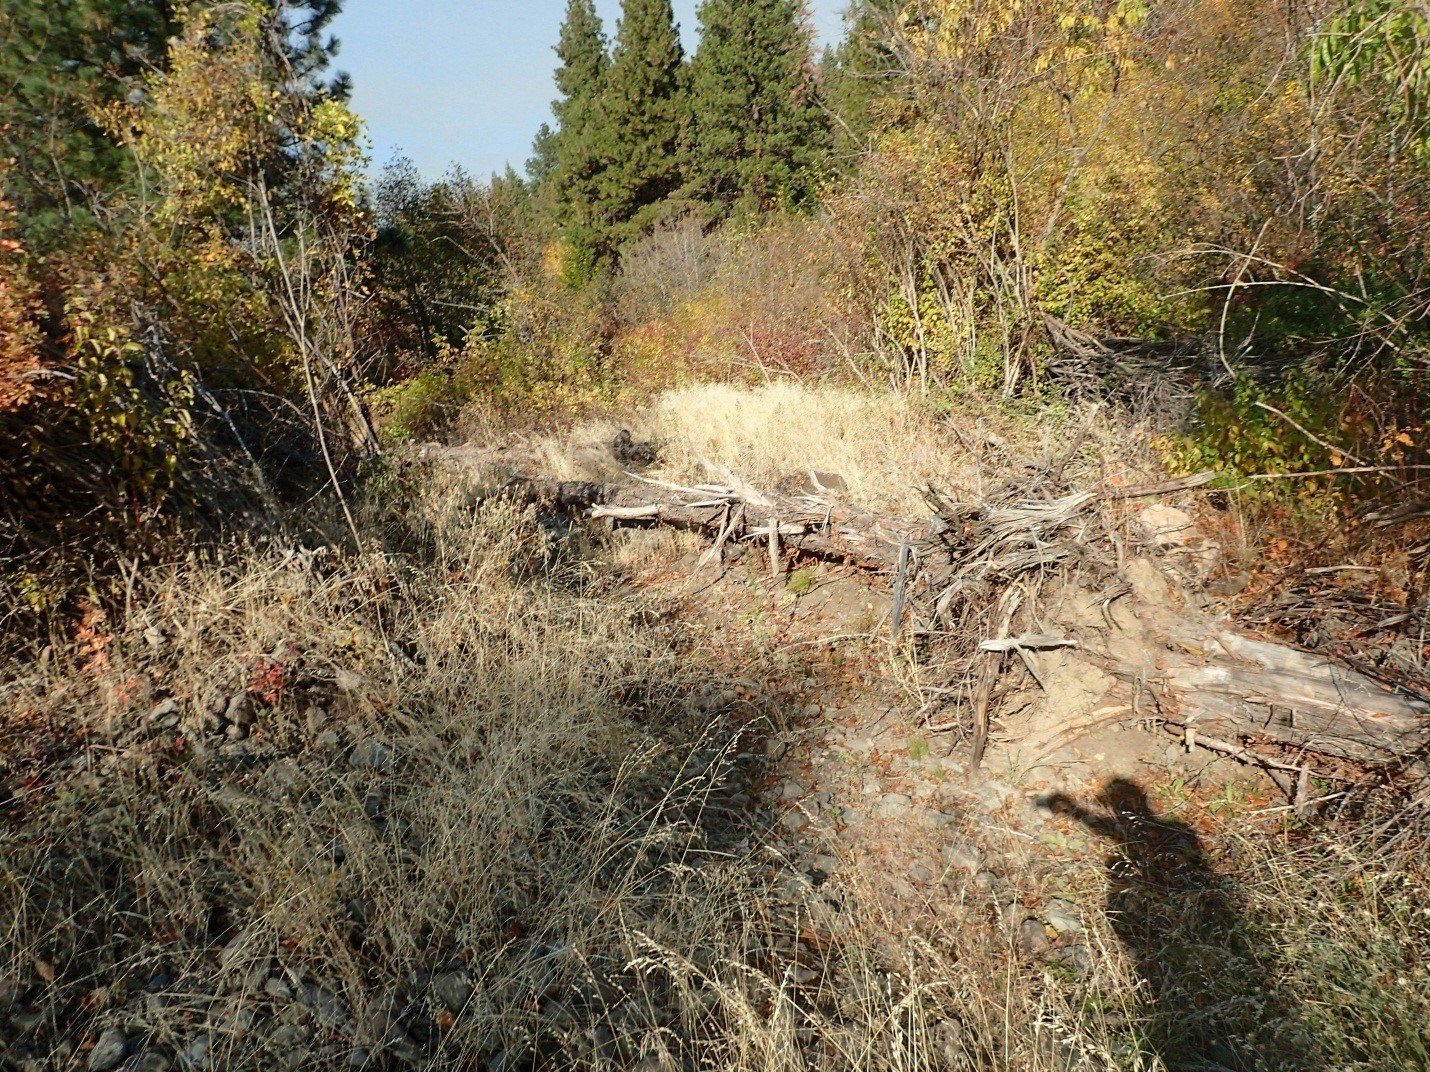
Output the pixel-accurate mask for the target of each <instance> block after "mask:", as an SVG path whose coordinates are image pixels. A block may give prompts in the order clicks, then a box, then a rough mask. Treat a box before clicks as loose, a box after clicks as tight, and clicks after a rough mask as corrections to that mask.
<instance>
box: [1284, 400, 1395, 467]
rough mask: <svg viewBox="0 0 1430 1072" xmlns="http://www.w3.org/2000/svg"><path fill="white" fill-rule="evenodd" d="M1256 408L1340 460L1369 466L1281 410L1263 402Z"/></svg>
mask: <svg viewBox="0 0 1430 1072" xmlns="http://www.w3.org/2000/svg"><path fill="white" fill-rule="evenodd" d="M1256 408H1257V409H1264V410H1265V411H1266V412H1267V413H1273V414H1275V415H1276V416H1278V417H1280V418H1281V419H1282V420H1283V421H1285V422H1286V423H1287V424H1289V425H1290V426H1291V427H1292V428H1294V429H1296V431H1298V432H1300V433H1301V434H1302V435H1303V436H1305V437H1306V438H1307V439H1309V440H1310V441H1311V442H1312V443H1315V444H1317V445H1318V446H1322V447H1325V448H1326V449H1327V450H1328V451H1330V452H1331V453H1332V454H1339V455H1340V456H1341V457H1342V458H1349V459H1350V460H1351V461H1353V462H1355V463H1356V464H1357V465H1368V464H1369V463H1368V462H1367V461H1366V460H1365V459H1364V458H1357V457H1356V456H1355V455H1354V454H1352V453H1351V452H1350V451H1348V450H1346V449H1345V448H1344V447H1338V446H1336V445H1335V444H1334V443H1328V442H1327V441H1326V440H1324V439H1322V438H1321V437H1320V436H1318V435H1317V434H1316V433H1315V432H1313V431H1311V430H1310V429H1309V428H1307V427H1306V426H1305V425H1304V424H1301V423H1299V422H1298V421H1296V420H1295V419H1294V418H1293V417H1291V416H1290V415H1289V414H1286V413H1283V412H1281V410H1279V409H1277V408H1276V407H1275V406H1271V405H1267V404H1266V403H1265V402H1258V403H1256ZM1332 460H1334V459H1332Z"/></svg>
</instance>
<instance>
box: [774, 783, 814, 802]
mask: <svg viewBox="0 0 1430 1072" xmlns="http://www.w3.org/2000/svg"><path fill="white" fill-rule="evenodd" d="M807 792H808V790H807V789H805V787H804V786H802V785H800V784H799V783H798V782H785V784H784V786H783V788H781V789H780V798H781V799H782V800H799V799H800V798H801V797H802V796H804V795H805V793H807Z"/></svg>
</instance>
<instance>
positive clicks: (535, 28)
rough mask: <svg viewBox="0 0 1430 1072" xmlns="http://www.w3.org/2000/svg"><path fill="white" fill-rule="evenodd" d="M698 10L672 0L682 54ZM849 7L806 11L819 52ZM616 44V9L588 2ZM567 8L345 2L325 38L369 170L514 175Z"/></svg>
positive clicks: (693, 0)
mask: <svg viewBox="0 0 1430 1072" xmlns="http://www.w3.org/2000/svg"><path fill="white" fill-rule="evenodd" d="M696 4H697V0H674V5H675V17H676V19H677V21H679V23H680V30H681V37H682V38H683V39H684V41H685V46H686V49H687V50H690V49H693V48H694V47H695V43H696V41H695V26H696V23H695V8H696ZM847 6H848V0H810V3H809V7H810V10H811V12H812V14H813V17H814V26H815V32H816V34H817V39H818V46H819V47H823V45H824V44H825V43H828V42H831V41H833V40H835V39H837V37H838V36H839V31H840V25H841V21H840V13H841V12H842V11H843V10H844V8H845V7H847ZM596 8H597V10H598V11H599V12H600V15H601V18H602V20H603V21H604V22H605V24H606V36H607V37H608V38H614V37H615V32H616V19H617V17H618V16H619V14H620V0H596ZM565 11H566V0H346V3H345V4H344V5H343V13H342V14H341V15H339V16H338V18H337V19H336V20H334V22H333V25H332V29H333V32H334V33H336V35H337V37H338V39H339V40H340V42H341V48H340V51H339V52H338V58H337V62H336V64H335V67H336V68H337V69H338V70H343V71H347V72H348V73H349V74H351V75H352V78H353V98H352V104H353V107H354V109H355V110H356V111H357V113H358V114H359V115H361V116H362V117H363V118H364V119H365V120H366V121H367V125H368V132H369V134H370V136H371V139H372V162H373V166H374V168H381V167H382V166H383V165H384V164H386V163H387V162H388V161H390V160H391V159H392V158H393V157H394V156H397V155H399V154H401V155H403V156H407V157H410V158H411V159H412V160H413V161H414V162H415V163H416V164H417V167H418V169H419V170H420V171H421V172H422V173H423V174H424V175H425V176H426V177H428V178H430V179H435V178H437V177H438V176H440V175H441V174H442V173H443V172H444V171H446V170H447V168H448V166H449V165H451V164H453V163H458V164H461V165H462V166H463V167H465V168H466V169H467V170H468V171H469V172H471V173H472V174H473V175H477V176H486V175H488V174H490V173H492V172H494V171H503V170H505V168H506V165H507V164H508V162H509V163H511V164H512V165H513V166H514V167H515V168H516V169H517V170H518V171H520V170H522V168H523V166H524V165H525V163H526V160H527V158H528V157H529V156H530V155H531V140H532V138H533V136H535V134H536V131H537V129H538V128H539V127H540V126H541V124H542V123H544V122H548V121H549V120H550V119H551V98H552V97H553V96H554V95H555V92H556V91H555V87H554V86H553V85H552V80H551V78H552V72H553V71H554V70H555V68H556V54H555V53H554V52H553V51H552V48H553V46H554V45H555V44H556V38H557V34H558V33H559V31H560V29H561V19H562V16H563V15H564V14H565Z"/></svg>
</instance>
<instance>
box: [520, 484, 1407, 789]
mask: <svg viewBox="0 0 1430 1072" xmlns="http://www.w3.org/2000/svg"><path fill="white" fill-rule="evenodd" d="M711 469H712V473H713V475H714V476H715V478H716V479H715V481H714V482H712V483H708V484H701V485H697V486H681V485H676V484H670V483H666V482H662V481H658V480H652V479H648V478H644V477H633V482H632V483H621V484H604V483H588V482H555V481H513V482H512V484H509V485H508V490H511V491H515V492H516V493H517V494H519V495H521V496H523V497H525V498H527V499H528V500H530V501H532V502H534V503H537V504H538V505H540V506H542V507H544V508H546V509H553V510H560V511H565V512H572V513H581V514H585V515H587V516H590V517H592V518H598V519H607V520H608V521H609V522H610V523H611V524H613V525H619V526H629V525H642V526H654V525H665V526H673V527H676V528H681V529H687V530H694V531H697V532H702V533H704V534H706V535H707V536H708V537H709V539H710V540H711V547H710V550H709V551H708V552H707V555H706V559H705V562H710V561H718V560H719V559H720V557H721V556H722V554H723V553H724V551H725V550H726V549H727V548H728V547H729V546H730V545H732V544H733V543H734V542H737V541H740V542H744V543H746V544H751V545H754V546H755V547H757V548H758V549H759V550H760V552H761V553H762V554H765V555H768V561H769V566H770V569H771V570H772V571H773V572H774V573H776V574H778V573H779V572H781V571H782V569H783V568H784V567H785V563H786V561H787V556H788V555H791V554H800V555H808V556H813V557H817V558H820V559H825V560H830V561H834V562H840V563H845V564H849V565H852V566H855V567H858V568H860V569H864V570H869V571H876V572H878V573H880V574H884V575H886V576H887V577H888V578H889V583H890V586H891V588H892V594H893V603H892V607H893V609H892V612H891V615H890V619H889V621H888V623H887V635H888V637H889V638H890V639H891V640H892V641H894V642H901V643H910V644H919V645H925V646H928V647H930V648H934V647H937V648H938V650H940V651H941V652H942V653H943V655H944V658H942V659H941V660H940V665H942V666H944V667H947V668H949V670H948V672H949V674H950V678H951V680H949V681H948V682H947V687H946V688H945V689H944V691H945V692H946V693H947V694H949V695H950V696H955V697H958V698H959V705H958V706H959V708H960V711H959V715H958V717H957V718H955V719H954V720H952V721H951V722H949V723H946V724H945V726H943V727H938V728H949V727H954V726H957V727H959V728H962V729H964V730H966V732H967V733H968V745H967V748H968V751H969V753H970V755H971V758H972V760H973V762H975V763H977V762H979V761H980V760H981V758H982V756H983V751H984V747H985V745H986V742H987V740H988V732H989V723H990V720H991V719H992V718H993V717H994V715H995V714H996V713H995V712H993V711H992V710H990V707H991V705H992V697H993V695H994V689H995V684H996V683H997V681H998V680H999V678H1000V675H1003V674H1005V673H1006V672H1008V670H1010V669H1013V668H1016V667H1019V666H1023V667H1025V668H1026V669H1027V671H1028V672H1029V674H1030V675H1031V676H1032V677H1034V678H1036V676H1037V669H1036V661H1035V659H1034V658H1033V655H1032V653H1035V652H1037V651H1040V650H1046V649H1047V648H1050V647H1059V646H1064V645H1075V643H1076V642H1075V641H1073V640H1070V639H1068V638H1067V637H1064V636H1062V635H1059V634H1056V633H1053V634H1049V633H1046V632H1044V631H1043V630H1042V629H1041V628H1040V627H1039V626H1040V623H1041V622H1043V621H1045V616H1044V615H1043V614H1042V613H1041V606H1042V602H1043V596H1044V594H1045V593H1047V592H1049V591H1051V590H1052V588H1053V586H1056V585H1060V584H1063V583H1065V582H1066V581H1067V580H1068V578H1069V577H1070V576H1072V575H1073V574H1076V575H1077V577H1078V579H1079V583H1081V584H1083V585H1084V586H1088V585H1091V586H1092V587H1093V588H1094V589H1095V590H1098V591H1100V592H1101V593H1102V595H1101V597H1100V598H1101V599H1102V601H1103V602H1104V604H1106V605H1110V604H1112V603H1113V602H1114V601H1116V600H1119V599H1127V598H1131V593H1132V588H1131V586H1129V585H1128V584H1127V583H1125V582H1126V578H1125V569H1126V565H1127V561H1128V556H1129V550H1128V542H1127V537H1126V524H1125V517H1123V516H1121V514H1120V513H1119V509H1118V504H1120V503H1127V502H1130V501H1134V500H1143V499H1146V498H1147V497H1149V496H1159V495H1160V496H1165V495H1171V494H1174V493H1177V492H1185V491H1189V490H1191V489H1194V488H1199V487H1204V486H1205V485H1207V484H1209V483H1210V482H1211V480H1212V475H1211V474H1200V475H1198V476H1193V477H1185V478H1181V479H1177V480H1168V481H1162V482H1158V483H1153V484H1143V485H1139V486H1133V487H1112V486H1099V487H1093V488H1087V489H1082V490H1075V489H1072V488H1067V487H1064V488H1063V489H1061V491H1062V493H1061V494H1049V495H1047V496H1042V497H1039V496H1034V495H1029V494H1028V492H1027V491H1026V489H1023V488H1017V487H1009V488H1004V489H1002V490H1001V491H996V490H995V491H993V492H990V493H986V494H985V495H984V496H983V497H981V498H979V499H978V500H977V501H962V500H959V499H957V498H954V497H950V496H946V495H943V494H940V493H938V492H935V491H929V492H928V493H927V496H926V497H927V501H928V503H929V507H930V510H929V514H928V515H927V516H925V517H920V518H903V517H891V516H885V515H879V514H874V513H870V512H868V511H865V510H862V509H859V508H858V507H856V506H853V505H851V504H849V503H847V502H844V501H841V498H840V497H839V496H838V495H835V494H829V493H824V492H821V491H819V490H817V489H818V482H817V481H814V482H812V483H813V485H814V487H813V488H811V487H810V484H811V482H805V488H804V490H803V491H802V492H801V493H799V494H782V493H777V492H770V491H764V490H760V489H756V488H754V487H751V486H750V485H749V484H748V483H746V482H744V481H742V480H740V479H738V478H737V477H735V476H734V475H732V474H729V473H726V472H723V471H720V470H716V469H714V467H713V466H712V467H711ZM705 562H702V567H703V566H704V565H705ZM1173 623H1174V624H1171V625H1164V626H1163V627H1162V629H1161V632H1160V633H1159V634H1158V635H1155V636H1150V637H1148V645H1149V646H1151V647H1154V648H1156V649H1157V650H1156V656H1155V658H1153V659H1150V660H1149V659H1148V658H1146V657H1145V653H1144V655H1143V657H1140V658H1137V659H1130V658H1126V657H1123V656H1119V655H1116V654H1113V653H1109V652H1102V653H1100V658H1102V659H1103V660H1105V668H1106V669H1107V670H1108V672H1110V673H1111V674H1112V675H1113V676H1114V677H1115V678H1117V679H1118V680H1119V681H1120V682H1121V692H1122V694H1121V699H1123V700H1125V704H1124V705H1122V706H1121V707H1116V708H1114V709H1116V710H1125V712H1126V717H1127V718H1128V719H1129V720H1131V719H1133V718H1135V719H1138V720H1141V721H1144V722H1145V721H1153V722H1156V723H1158V724H1160V725H1163V726H1165V727H1166V728H1168V729H1169V730H1170V731H1171V732H1174V733H1176V734H1178V735H1179V736H1181V737H1183V738H1185V739H1186V740H1187V742H1188V744H1189V745H1190V744H1193V743H1200V744H1202V745H1204V746H1206V747H1209V748H1212V749H1215V750H1219V751H1223V752H1226V753H1228V754H1230V755H1233V756H1236V757H1237V758H1240V759H1243V760H1246V761H1248V762H1255V763H1259V764H1261V765H1262V766H1264V767H1266V768H1267V769H1269V770H1272V771H1284V772H1288V773H1289V775H1292V776H1294V777H1293V779H1292V780H1293V781H1295V782H1297V783H1299V784H1298V786H1297V792H1298V793H1304V791H1305V782H1306V779H1307V778H1308V777H1309V776H1310V775H1311V774H1312V773H1313V772H1316V771H1318V770H1320V768H1321V760H1320V759H1318V758H1317V757H1335V759H1337V760H1344V761H1353V762H1354V763H1356V764H1361V765H1369V766H1376V767H1381V768H1394V769H1397V770H1405V771H1414V772H1416V773H1418V774H1422V775H1423V774H1424V773H1425V772H1426V770H1427V769H1428V768H1427V756H1430V697H1427V696H1426V695H1425V694H1423V693H1421V692H1420V691H1418V690H1417V689H1416V688H1415V687H1414V685H1413V684H1411V683H1407V682H1405V681H1404V680H1401V681H1399V682H1396V683H1390V682H1386V681H1381V680H1377V679H1376V678H1374V677H1372V676H1371V675H1370V674H1367V673H1364V672H1362V671H1360V670H1357V669H1353V668H1351V667H1348V666H1345V665H1342V664H1340V663H1337V662H1335V661H1333V660H1331V659H1329V658H1324V657H1321V656H1318V655H1317V654H1315V653H1311V652H1305V651H1300V650H1297V649H1295V648H1292V647H1288V646H1285V645H1281V644H1276V643H1270V642H1268V641H1265V640H1261V639H1255V638H1253V637H1251V636H1247V635H1244V634H1243V633H1241V632H1239V631H1237V630H1236V629H1235V628H1233V627H1231V626H1230V625H1228V623H1227V622H1226V621H1225V620H1224V619H1223V618H1221V617H1219V616H1217V615H1215V614H1213V613H1211V612H1209V611H1208V610H1207V609H1205V608H1202V607H1199V606H1197V604H1196V601H1195V600H1185V601H1181V602H1179V605H1178V611H1177V614H1176V615H1175V617H1174V619H1173Z"/></svg>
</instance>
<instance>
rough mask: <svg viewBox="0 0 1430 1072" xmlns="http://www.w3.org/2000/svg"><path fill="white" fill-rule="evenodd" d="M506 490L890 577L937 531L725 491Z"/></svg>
mask: <svg viewBox="0 0 1430 1072" xmlns="http://www.w3.org/2000/svg"><path fill="white" fill-rule="evenodd" d="M503 491H504V492H505V493H507V494H512V495H516V496H518V497H519V498H522V499H524V500H526V501H528V502H532V503H535V504H536V505H538V506H542V507H546V508H549V509H556V510H561V511H565V512H572V513H574V512H585V513H588V514H589V516H590V517H592V518H595V519H602V518H604V519H607V520H609V521H611V522H612V523H614V524H617V525H652V524H654V525H667V526H670V527H672V528H679V529H687V530H693V531H700V532H706V533H709V534H710V535H712V536H718V535H719V534H720V533H721V532H722V531H725V530H726V529H727V528H728V529H730V531H729V532H728V533H727V535H726V538H727V539H737V540H750V541H754V540H765V541H774V540H776V539H777V541H778V544H779V545H782V546H783V547H785V548H786V549H794V550H797V551H801V552H804V553H806V554H810V555H814V556H815V557H817V558H824V559H829V560H832V561H837V562H842V563H847V564H849V565H853V566H858V567H860V568H862V569H870V570H879V571H888V572H891V573H892V572H893V571H895V570H896V569H897V568H898V564H899V554H900V551H899V549H900V547H901V546H902V545H904V544H905V543H908V544H918V543H920V542H921V541H924V540H926V539H928V537H929V536H930V534H931V533H932V532H933V531H934V529H935V525H933V524H932V523H930V522H928V521H919V520H913V519H903V518H891V517H886V516H883V515H880V514H873V513H869V512H867V511H864V510H860V509H858V508H857V507H853V506H848V505H846V504H842V503H833V502H826V501H823V500H819V499H814V498H811V497H807V496H805V497H791V496H777V495H773V494H770V493H767V492H762V493H760V495H759V496H758V497H754V498H751V497H746V496H745V495H744V494H742V493H741V492H739V491H736V490H733V489H730V488H726V487H723V486H719V485H702V486H700V487H694V488H678V487H675V486H673V485H657V484H653V483H647V484H601V483H593V482H589V481H555V480H522V481H511V482H510V483H508V484H507V485H506V487H505V488H504V489H503ZM732 510H736V511H737V513H735V514H733V515H732V514H731V511H732ZM772 523H773V524H774V526H775V528H774V529H773V530H772V529H771V524H772Z"/></svg>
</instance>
